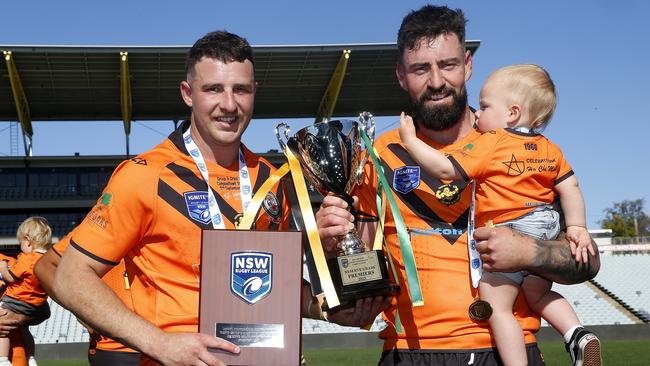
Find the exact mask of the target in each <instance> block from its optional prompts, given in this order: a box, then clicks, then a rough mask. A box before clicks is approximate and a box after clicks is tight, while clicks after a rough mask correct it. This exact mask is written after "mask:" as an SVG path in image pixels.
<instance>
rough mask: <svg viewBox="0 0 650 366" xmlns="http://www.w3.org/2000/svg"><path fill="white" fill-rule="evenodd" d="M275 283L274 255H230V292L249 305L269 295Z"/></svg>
mask: <svg viewBox="0 0 650 366" xmlns="http://www.w3.org/2000/svg"><path fill="white" fill-rule="evenodd" d="M272 283H273V254H271V253H266V252H255V251H252V252H248V251H247V252H234V253H231V254H230V290H232V292H233V293H234V294H235V295H237V296H238V297H239V298H241V299H242V300H244V301H245V302H246V303H248V304H251V305H252V304H255V303H256V302H258V301H260V300H261V299H263V298H264V297H266V296H267V295H268V294H269V293H271V285H272Z"/></svg>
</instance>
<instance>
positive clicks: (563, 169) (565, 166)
mask: <svg viewBox="0 0 650 366" xmlns="http://www.w3.org/2000/svg"><path fill="white" fill-rule="evenodd" d="M549 150H550V152H551V153H552V154H553V155H554V158H555V159H557V177H556V178H555V184H556V185H557V184H560V183H561V182H563V181H564V180H565V179H567V178H569V177H571V176H572V175H573V169H572V168H571V165H569V162H568V161H567V160H566V158H565V157H564V154H563V153H562V150H561V149H560V148H559V147H558V146H557V145H555V144H551V148H550V149H549Z"/></svg>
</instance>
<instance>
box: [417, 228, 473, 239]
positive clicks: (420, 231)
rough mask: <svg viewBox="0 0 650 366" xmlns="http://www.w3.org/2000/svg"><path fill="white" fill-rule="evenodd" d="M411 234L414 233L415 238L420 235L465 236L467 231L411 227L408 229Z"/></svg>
mask: <svg viewBox="0 0 650 366" xmlns="http://www.w3.org/2000/svg"><path fill="white" fill-rule="evenodd" d="M408 229H409V231H410V232H411V233H413V237H416V236H418V235H422V236H430V235H441V236H443V235H463V233H464V232H465V230H461V229H456V228H453V227H451V228H444V229H441V228H439V227H435V228H434V227H430V228H429V229H421V228H417V227H410V228H408Z"/></svg>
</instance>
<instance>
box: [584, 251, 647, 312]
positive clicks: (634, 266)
mask: <svg viewBox="0 0 650 366" xmlns="http://www.w3.org/2000/svg"><path fill="white" fill-rule="evenodd" d="M600 260H601V269H600V272H599V273H598V276H596V278H595V280H596V282H598V283H599V284H601V285H602V286H603V287H605V288H606V289H608V290H609V291H610V292H611V293H613V294H614V295H615V296H617V297H618V298H619V299H620V300H622V301H623V302H625V303H627V304H628V305H629V306H630V307H631V308H633V309H635V310H636V311H637V312H639V313H641V314H644V315H645V316H646V317H648V316H649V315H650V283H649V282H648V281H647V279H648V278H650V266H648V264H649V263H650V255H648V254H631V255H606V256H601V258H600Z"/></svg>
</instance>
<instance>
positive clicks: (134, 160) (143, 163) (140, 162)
mask: <svg viewBox="0 0 650 366" xmlns="http://www.w3.org/2000/svg"><path fill="white" fill-rule="evenodd" d="M131 161H132V162H134V163H136V164H138V165H147V161H146V160H145V159H143V158H139V157H137V156H136V157H135V158H131Z"/></svg>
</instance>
